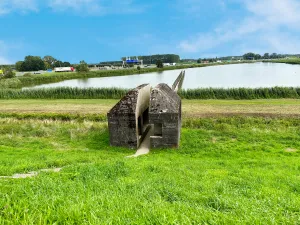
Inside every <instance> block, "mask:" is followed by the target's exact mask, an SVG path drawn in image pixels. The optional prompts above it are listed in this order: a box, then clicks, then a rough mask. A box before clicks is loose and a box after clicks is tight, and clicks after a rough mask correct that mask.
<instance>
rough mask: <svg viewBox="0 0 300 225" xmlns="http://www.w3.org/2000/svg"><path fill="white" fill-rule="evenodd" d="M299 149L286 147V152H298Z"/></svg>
mask: <svg viewBox="0 0 300 225" xmlns="http://www.w3.org/2000/svg"><path fill="white" fill-rule="evenodd" d="M297 151H298V150H297V149H294V148H287V149H285V152H297Z"/></svg>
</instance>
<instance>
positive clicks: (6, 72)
mask: <svg viewBox="0 0 300 225" xmlns="http://www.w3.org/2000/svg"><path fill="white" fill-rule="evenodd" d="M3 77H4V78H5V79H9V78H14V77H16V73H15V72H14V71H12V69H10V68H9V69H5V70H4V76H3Z"/></svg>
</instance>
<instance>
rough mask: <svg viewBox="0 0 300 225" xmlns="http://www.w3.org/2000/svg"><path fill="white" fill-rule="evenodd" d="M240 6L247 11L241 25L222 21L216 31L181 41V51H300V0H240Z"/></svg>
mask: <svg viewBox="0 0 300 225" xmlns="http://www.w3.org/2000/svg"><path fill="white" fill-rule="evenodd" d="M194 1H196V0H194ZM240 4H242V6H243V7H244V8H245V10H246V12H247V13H245V14H247V16H245V17H244V18H243V19H242V20H241V22H238V23H233V22H231V21H230V20H229V21H227V22H223V21H222V25H221V26H220V27H217V28H215V29H214V31H212V32H208V33H200V34H196V35H194V36H193V37H190V38H188V39H186V40H183V41H181V42H180V43H179V45H178V47H179V49H181V50H182V51H183V52H187V53H203V52H207V51H209V50H213V49H214V48H216V47H218V46H221V45H230V44H232V45H236V46H238V45H241V48H240V49H241V51H242V49H253V50H254V49H261V51H263V50H274V51H277V52H280V53H287V52H288V53H292V52H295V53H296V52H300V44H298V43H299V38H297V37H298V35H299V33H300V27H299V26H298V24H299V23H300V14H299V13H298V12H300V2H299V1H298V0H284V1H282V0H251V1H250V0H246V1H240ZM266 7H267V8H266ZM283 31H284V32H283ZM236 46H235V47H236ZM239 53H242V52H239Z"/></svg>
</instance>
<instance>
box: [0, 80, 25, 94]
mask: <svg viewBox="0 0 300 225" xmlns="http://www.w3.org/2000/svg"><path fill="white" fill-rule="evenodd" d="M21 86H22V83H21V81H20V80H19V79H17V78H11V79H2V80H0V88H20V87H21ZM1 91H5V90H1ZM0 98H1V97H0Z"/></svg>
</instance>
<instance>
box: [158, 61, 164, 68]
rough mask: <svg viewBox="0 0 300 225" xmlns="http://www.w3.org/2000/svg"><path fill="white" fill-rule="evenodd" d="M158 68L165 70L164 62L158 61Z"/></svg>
mask: <svg viewBox="0 0 300 225" xmlns="http://www.w3.org/2000/svg"><path fill="white" fill-rule="evenodd" d="M156 66H157V68H163V67H164V64H163V62H162V61H161V60H157V61H156Z"/></svg>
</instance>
